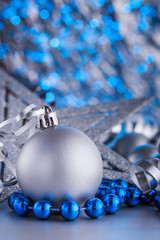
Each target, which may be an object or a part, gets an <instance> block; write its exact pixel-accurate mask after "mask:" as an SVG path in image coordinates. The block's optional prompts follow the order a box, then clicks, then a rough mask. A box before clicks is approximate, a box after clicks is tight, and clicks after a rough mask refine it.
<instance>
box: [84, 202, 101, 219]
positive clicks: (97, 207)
mask: <svg viewBox="0 0 160 240" xmlns="http://www.w3.org/2000/svg"><path fill="white" fill-rule="evenodd" d="M84 207H85V208H86V209H85V213H86V214H87V215H88V216H89V217H91V218H98V217H100V216H101V215H102V214H103V212H104V204H103V202H102V201H101V200H100V199H98V198H91V199H89V200H87V201H86V203H85V205H84Z"/></svg>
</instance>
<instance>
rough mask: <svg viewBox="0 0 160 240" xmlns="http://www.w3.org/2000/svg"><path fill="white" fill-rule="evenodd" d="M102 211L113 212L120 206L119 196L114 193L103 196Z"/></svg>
mask: <svg viewBox="0 0 160 240" xmlns="http://www.w3.org/2000/svg"><path fill="white" fill-rule="evenodd" d="M102 200H103V203H104V211H105V212H106V213H109V214H112V213H115V212H116V211H117V210H118V209H119V207H120V200H119V197H118V196H116V195H114V194H108V195H106V196H104V197H103V199H102Z"/></svg>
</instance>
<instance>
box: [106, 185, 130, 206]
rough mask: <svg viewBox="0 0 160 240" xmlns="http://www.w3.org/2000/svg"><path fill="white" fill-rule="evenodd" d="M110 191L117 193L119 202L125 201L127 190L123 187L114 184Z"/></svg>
mask: <svg viewBox="0 0 160 240" xmlns="http://www.w3.org/2000/svg"><path fill="white" fill-rule="evenodd" d="M110 193H112V194H115V195H117V196H118V197H119V200H120V202H121V204H122V203H124V202H125V201H126V196H127V192H126V189H125V188H123V187H121V186H116V187H113V188H111V189H110Z"/></svg>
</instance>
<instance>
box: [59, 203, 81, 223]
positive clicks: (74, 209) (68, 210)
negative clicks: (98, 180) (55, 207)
mask: <svg viewBox="0 0 160 240" xmlns="http://www.w3.org/2000/svg"><path fill="white" fill-rule="evenodd" d="M59 211H60V213H61V216H62V217H63V218H64V219H65V220H68V221H73V220H75V219H76V218H77V217H78V216H79V214H80V207H79V205H78V203H77V202H75V201H73V200H67V201H65V202H63V203H62V204H61V206H60V209H59Z"/></svg>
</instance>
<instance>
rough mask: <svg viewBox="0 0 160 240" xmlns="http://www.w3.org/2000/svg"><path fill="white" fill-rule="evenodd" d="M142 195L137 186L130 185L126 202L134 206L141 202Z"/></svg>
mask: <svg viewBox="0 0 160 240" xmlns="http://www.w3.org/2000/svg"><path fill="white" fill-rule="evenodd" d="M140 197H141V192H140V191H139V190H138V189H137V188H134V187H130V188H128V189H127V197H126V201H125V203H126V204H127V205H128V206H129V207H134V206H136V205H137V204H138V203H139V201H140Z"/></svg>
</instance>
